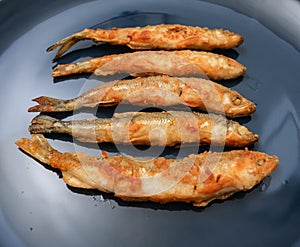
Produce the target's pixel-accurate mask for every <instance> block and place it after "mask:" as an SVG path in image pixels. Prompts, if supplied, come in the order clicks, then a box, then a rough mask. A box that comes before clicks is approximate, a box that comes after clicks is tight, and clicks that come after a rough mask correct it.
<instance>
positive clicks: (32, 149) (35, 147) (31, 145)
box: [16, 134, 53, 164]
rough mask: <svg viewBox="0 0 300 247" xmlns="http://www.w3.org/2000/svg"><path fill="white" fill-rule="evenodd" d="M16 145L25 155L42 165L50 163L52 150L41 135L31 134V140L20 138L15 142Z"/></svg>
mask: <svg viewBox="0 0 300 247" xmlns="http://www.w3.org/2000/svg"><path fill="white" fill-rule="evenodd" d="M16 145H17V146H18V147H19V148H20V149H21V150H23V151H24V152H25V153H27V154H29V155H31V156H32V157H34V158H36V159H37V160H39V161H41V162H42V163H45V164H49V163H50V161H49V156H50V153H51V152H52V151H53V149H52V147H51V146H50V144H49V143H48V142H47V140H46V138H45V137H44V136H43V135H41V134H33V135H32V140H30V139H28V138H22V139H20V140H18V141H16Z"/></svg>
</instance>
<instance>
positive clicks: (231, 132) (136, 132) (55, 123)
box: [29, 111, 259, 147]
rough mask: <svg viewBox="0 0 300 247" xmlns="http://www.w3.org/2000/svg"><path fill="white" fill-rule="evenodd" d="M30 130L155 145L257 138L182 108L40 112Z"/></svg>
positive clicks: (241, 142)
mask: <svg viewBox="0 0 300 247" xmlns="http://www.w3.org/2000/svg"><path fill="white" fill-rule="evenodd" d="M29 131H30V133H32V134H45V133H62V134H68V135H71V136H73V137H74V138H76V139H78V140H79V141H81V142H91V143H102V142H111V143H115V144H130V143H132V144H133V145H158V146H178V145H180V144H181V143H182V144H184V143H194V144H195V143H196V144H199V143H200V144H201V145H208V144H212V145H225V146H231V147H243V146H249V145H251V144H253V143H254V142H256V141H257V140H258V138H259V136H258V135H257V134H254V133H252V132H251V131H249V130H248V129H247V128H246V127H244V126H242V125H240V124H239V123H238V122H235V121H232V120H227V119H226V118H225V117H222V116H220V115H214V114H210V115H208V114H202V113H197V112H193V113H192V112H184V111H168V112H135V113H119V114H115V116H114V117H113V118H100V119H95V118H94V119H85V120H73V121H61V120H58V119H55V118H53V117H49V116H47V115H39V116H37V117H35V118H34V119H33V120H32V122H31V125H30V127H29ZM213 133H214V134H213Z"/></svg>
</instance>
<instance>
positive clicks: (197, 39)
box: [47, 24, 244, 60]
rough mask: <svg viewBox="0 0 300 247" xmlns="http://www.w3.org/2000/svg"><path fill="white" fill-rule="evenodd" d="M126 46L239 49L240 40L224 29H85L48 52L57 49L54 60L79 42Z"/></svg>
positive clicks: (133, 47)
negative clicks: (87, 41)
mask: <svg viewBox="0 0 300 247" xmlns="http://www.w3.org/2000/svg"><path fill="white" fill-rule="evenodd" d="M86 39H89V40H92V41H94V42H95V43H97V42H107V43H111V44H114V45H127V46H129V47H130V48H131V49H136V50H151V49H156V50H157V49H162V50H177V49H200V50H212V49H231V48H234V47H237V46H239V45H240V44H241V43H242V42H243V41H244V39H243V37H242V36H241V35H239V34H236V33H233V32H230V31H229V30H223V29H208V28H201V27H196V26H184V25H179V24H160V25H155V26H146V27H127V28H112V29H110V30H106V29H101V28H98V29H96V30H93V29H84V30H83V31H81V32H78V33H75V34H72V35H70V36H68V37H66V38H64V39H62V40H60V41H58V42H56V43H55V44H54V45H52V46H50V47H49V48H48V49H47V51H52V50H55V49H57V48H60V49H59V51H58V52H57V53H56V56H55V58H54V59H53V60H56V59H58V58H59V57H61V56H62V55H63V54H64V53H65V52H66V51H68V50H69V49H70V48H71V47H72V46H73V45H74V44H76V43H77V42H79V41H80V40H86Z"/></svg>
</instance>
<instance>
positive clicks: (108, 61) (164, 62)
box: [52, 50, 246, 80]
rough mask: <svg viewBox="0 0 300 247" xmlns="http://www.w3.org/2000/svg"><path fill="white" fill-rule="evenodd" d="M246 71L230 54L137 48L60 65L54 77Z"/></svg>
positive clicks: (219, 76)
mask: <svg viewBox="0 0 300 247" xmlns="http://www.w3.org/2000/svg"><path fill="white" fill-rule="evenodd" d="M245 72H246V68H245V66H243V65H242V64H240V63H238V62H237V61H235V60H234V59H231V58H229V57H226V56H223V55H219V54H215V53H210V52H200V51H190V50H182V51H139V52H133V53H124V54H118V55H115V54H114V55H107V56H103V57H99V58H93V59H90V60H85V61H82V62H78V63H73V64H59V65H58V66H57V67H55V69H54V70H53V72H52V76H53V77H60V76H67V75H72V74H80V73H95V74H96V75H101V76H105V75H113V74H117V73H128V74H134V75H143V76H144V75H148V74H150V75H153V74H166V75H171V76H192V75H193V76H197V75H202V76H203V75H205V76H207V77H209V78H210V79H213V80H223V79H224V80H227V79H233V78H236V77H239V76H241V75H243V74H244V73H245Z"/></svg>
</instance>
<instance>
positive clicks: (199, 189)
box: [16, 134, 279, 206]
mask: <svg viewBox="0 0 300 247" xmlns="http://www.w3.org/2000/svg"><path fill="white" fill-rule="evenodd" d="M16 144H17V146H18V147H19V148H20V149H21V150H23V151H24V152H26V153H28V154H29V155H31V156H33V157H34V158H36V159H38V160H39V161H41V162H43V163H45V164H47V165H50V166H51V167H53V168H58V169H60V170H61V172H62V175H63V179H64V181H65V182H66V183H67V184H68V185H70V186H73V187H78V188H84V189H98V190H100V191H103V192H108V193H114V194H115V196H116V197H119V198H122V199H123V200H127V201H153V202H159V203H167V202H187V203H193V205H194V206H206V205H207V204H208V203H209V202H211V201H213V200H216V199H225V198H227V197H229V196H231V195H232V194H234V193H235V192H238V191H244V190H249V189H251V188H253V186H255V185H256V184H258V183H259V182H261V181H262V179H264V178H265V177H266V176H269V175H270V174H271V172H272V171H273V170H274V169H276V167H277V166H278V163H279V160H278V157H276V156H270V155H267V154H265V153H260V152H254V151H248V150H247V149H245V150H234V151H230V152H223V153H217V152H215V153H212V152H206V153H201V154H192V155H189V156H188V157H186V158H183V159H177V160H176V159H166V158H163V157H158V158H153V159H141V158H139V159H138V158H134V157H129V156H106V155H105V156H100V157H94V156H87V155H85V154H84V153H60V152H59V151H57V150H54V149H53V148H52V147H51V146H50V145H49V144H48V143H47V141H46V139H45V138H44V137H43V135H39V134H37V135H32V140H30V139H27V138H22V139H20V140H18V141H17V142H16Z"/></svg>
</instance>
